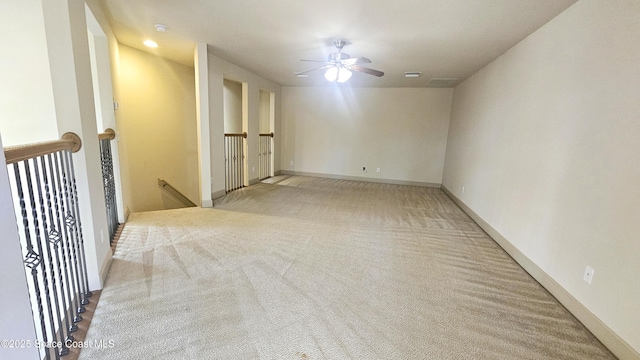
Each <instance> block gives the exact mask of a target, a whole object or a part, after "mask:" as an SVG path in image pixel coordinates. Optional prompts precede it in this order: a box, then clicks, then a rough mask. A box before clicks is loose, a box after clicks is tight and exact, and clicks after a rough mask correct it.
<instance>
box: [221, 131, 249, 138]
mask: <svg viewBox="0 0 640 360" xmlns="http://www.w3.org/2000/svg"><path fill="white" fill-rule="evenodd" d="M224 136H242V137H243V138H245V139H246V138H247V132H246V131H245V132H243V133H226V134H224Z"/></svg>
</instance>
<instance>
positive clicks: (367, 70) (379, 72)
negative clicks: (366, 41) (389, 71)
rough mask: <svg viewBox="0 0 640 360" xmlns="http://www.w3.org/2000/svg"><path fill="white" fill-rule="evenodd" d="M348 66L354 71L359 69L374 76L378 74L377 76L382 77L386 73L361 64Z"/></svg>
mask: <svg viewBox="0 0 640 360" xmlns="http://www.w3.org/2000/svg"><path fill="white" fill-rule="evenodd" d="M347 67H348V68H349V69H351V70H353V71H358V72H362V73H365V74H369V75H373V76H377V77H381V76H383V75H384V73H383V72H382V71H379V70H373V69H369V68H366V67H362V66H359V65H349V66H347Z"/></svg>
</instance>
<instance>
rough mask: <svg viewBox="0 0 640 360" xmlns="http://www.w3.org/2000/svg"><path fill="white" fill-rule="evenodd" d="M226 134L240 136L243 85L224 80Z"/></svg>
mask: <svg viewBox="0 0 640 360" xmlns="http://www.w3.org/2000/svg"><path fill="white" fill-rule="evenodd" d="M223 85H224V86H223V87H224V89H223V98H224V132H225V133H235V134H240V133H242V132H243V130H242V84H241V83H239V82H236V81H232V80H227V79H224V83H223Z"/></svg>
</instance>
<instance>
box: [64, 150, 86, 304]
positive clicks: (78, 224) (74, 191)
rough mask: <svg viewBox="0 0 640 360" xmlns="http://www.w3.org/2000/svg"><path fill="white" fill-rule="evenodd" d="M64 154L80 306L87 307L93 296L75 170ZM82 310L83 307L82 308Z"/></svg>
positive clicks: (69, 156) (69, 154)
mask: <svg viewBox="0 0 640 360" xmlns="http://www.w3.org/2000/svg"><path fill="white" fill-rule="evenodd" d="M65 154H66V155H67V158H68V159H69V161H68V163H67V164H68V165H69V176H70V177H71V184H72V185H73V187H72V193H71V195H72V196H71V200H72V204H73V211H74V214H75V216H74V217H75V219H76V227H75V230H76V233H77V239H78V243H77V246H78V247H79V252H80V255H79V259H80V264H79V265H80V270H81V278H82V281H83V284H82V285H83V286H82V288H83V290H82V305H87V304H88V303H89V302H90V301H89V299H88V298H90V297H91V296H92V295H93V294H92V293H91V292H90V291H89V277H88V275H87V260H86V257H85V253H84V237H83V235H82V222H81V221H80V205H79V202H78V189H77V187H76V176H75V169H74V166H73V157H72V154H71V151H69V150H67V151H65ZM83 308H84V307H83Z"/></svg>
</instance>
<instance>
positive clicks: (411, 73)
mask: <svg viewBox="0 0 640 360" xmlns="http://www.w3.org/2000/svg"><path fill="white" fill-rule="evenodd" d="M420 75H422V72H421V71H405V73H404V77H406V78H417V77H420Z"/></svg>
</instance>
